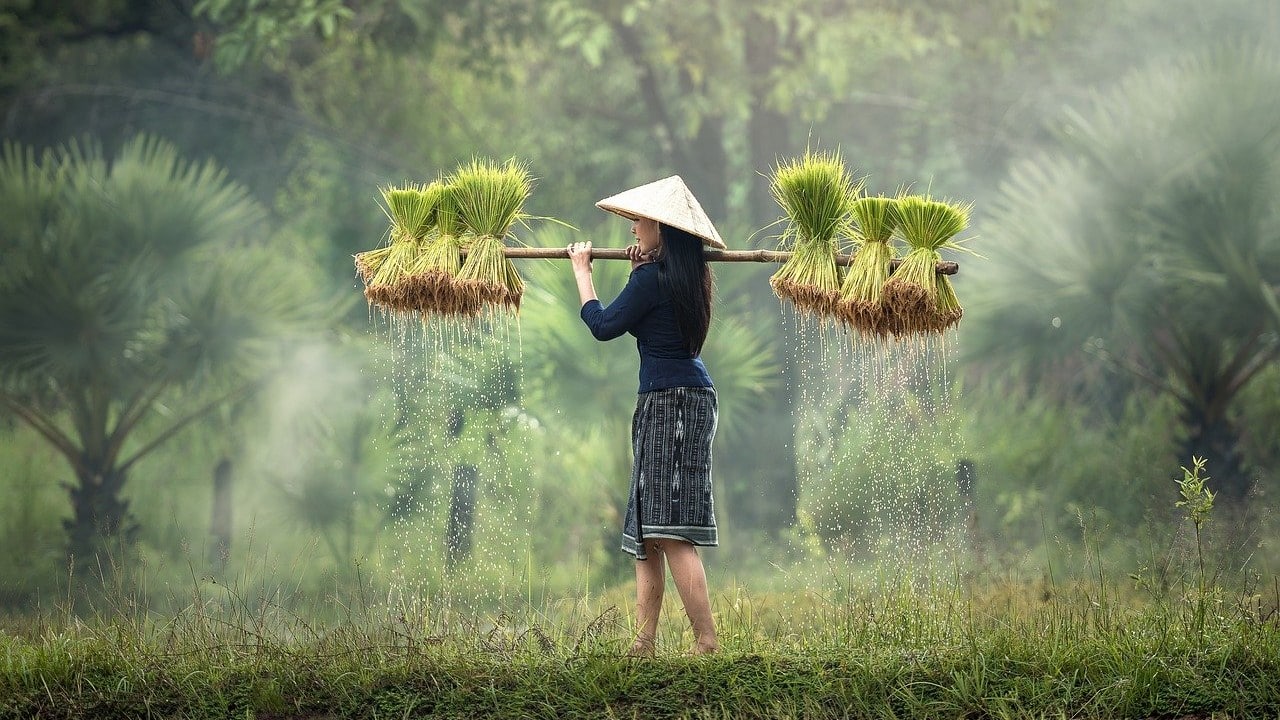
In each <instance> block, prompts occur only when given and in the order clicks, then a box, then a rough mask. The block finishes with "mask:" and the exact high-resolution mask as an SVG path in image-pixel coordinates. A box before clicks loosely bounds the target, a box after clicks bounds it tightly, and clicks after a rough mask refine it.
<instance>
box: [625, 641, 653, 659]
mask: <svg viewBox="0 0 1280 720" xmlns="http://www.w3.org/2000/svg"><path fill="white" fill-rule="evenodd" d="M655 654H657V649H656V648H655V646H654V642H653V638H646V637H638V638H636V641H635V642H633V643H631V649H630V650H628V651H627V657H634V658H651V657H653V656H654V655H655Z"/></svg>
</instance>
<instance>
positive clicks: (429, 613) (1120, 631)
mask: <svg viewBox="0 0 1280 720" xmlns="http://www.w3.org/2000/svg"><path fill="white" fill-rule="evenodd" d="M1185 590H1186V592H1184V593H1181V594H1177V593H1174V594H1171V595H1170V596H1169V597H1167V598H1164V599H1153V598H1151V597H1147V596H1140V595H1139V594H1138V593H1135V592H1127V593H1117V592H1116V589H1115V588H1113V587H1111V586H1110V584H1109V583H1108V582H1106V581H1105V580H1101V579H1095V580H1094V581H1092V583H1072V584H1069V585H1067V586H1052V585H1050V586H1045V585H1044V584H1043V583H1037V584H1031V583H1012V582H1006V581H999V580H973V579H970V580H963V579H960V578H951V579H949V580H948V581H945V582H936V583H927V584H926V586H925V587H919V586H918V585H917V586H916V587H912V586H911V585H910V584H908V583H906V582H897V583H880V584H879V586H878V587H874V588H868V589H865V590H853V589H848V590H846V592H844V593H842V594H841V596H840V597H839V599H836V598H834V597H833V596H831V595H826V596H819V595H817V594H813V593H804V592H799V593H772V594H763V595H760V596H752V595H751V594H749V593H748V592H747V591H745V590H744V589H742V588H731V589H729V590H728V591H727V592H726V593H722V594H718V595H717V596H716V597H715V598H714V604H715V610H716V614H717V617H718V622H719V626H720V630H721V633H722V642H723V652H722V653H720V654H719V655H716V656H711V657H704V658H693V657H686V656H684V655H683V651H684V650H685V649H686V648H688V647H689V646H690V645H691V638H690V637H689V636H688V635H687V634H686V631H685V629H684V628H685V626H686V625H687V623H686V622H685V621H684V618H683V617H682V616H681V614H680V608H679V605H678V603H676V601H675V600H674V599H673V598H672V597H671V595H673V593H672V594H669V596H668V602H667V606H666V608H665V609H664V621H663V628H662V633H661V636H660V638H659V642H660V652H659V656H658V657H657V658H655V659H648V660H645V659H632V658H627V657H624V655H623V651H624V650H625V648H626V647H627V646H628V644H629V641H630V639H631V636H630V630H629V623H630V616H629V611H628V609H627V607H628V603H629V595H628V593H629V588H627V587H625V586H623V587H619V588H616V589H615V590H612V591H610V592H608V593H606V594H605V595H603V596H601V597H597V598H594V599H586V598H576V599H565V600H563V601H560V602H557V603H555V604H552V605H546V606H543V607H539V608H533V607H528V606H526V607H525V608H524V609H520V610H514V611H508V612H506V613H492V612H482V611H477V612H474V613H470V614H468V613H465V612H452V611H450V612H446V611H444V610H436V611H433V610H430V609H424V608H415V607H410V606H408V605H406V604H405V603H403V602H400V603H395V604H394V606H393V607H388V606H387V604H386V603H382V604H376V603H371V602H369V600H368V599H367V598H363V597H355V598H351V599H350V601H342V602H340V601H339V600H337V599H334V598H330V599H329V602H330V603H331V607H332V609H334V610H335V611H336V613H337V615H332V614H331V616H330V619H329V620H327V621H323V622H322V621H315V620H308V619H306V618H304V617H302V616H301V615H298V614H295V613H294V612H292V611H288V610H285V609H284V608H283V607H281V605H280V604H277V603H275V602H272V601H270V600H254V601H249V600H247V599H241V598H240V596H239V595H238V594H237V593H236V592H233V591H228V592H227V593H225V594H224V595H223V596H222V599H221V600H219V601H216V602H215V601H211V600H203V601H199V602H193V603H192V604H190V605H189V606H188V607H186V608H184V609H182V610H180V611H179V612H176V613H172V614H169V615H167V616H160V615H159V614H157V613H148V612H144V611H142V610H141V609H139V608H138V607H137V606H135V605H131V604H130V603H129V602H118V603H115V604H113V605H109V606H105V607H106V609H104V610H101V611H96V612H94V613H92V614H91V615H90V618H91V619H78V617H77V616H73V615H71V614H69V613H61V614H59V613H53V612H50V613H45V614H42V615H37V616H28V617H23V618H10V619H8V620H6V621H0V628H3V629H0V717H3V718H108V717H120V718H138V717H161V718H337V717H344V718H345V717H354V718H405V717H446V718H478V717H493V718H526V717H530V718H601V717H603V718H610V717H616V718H791V717H795V718H846V717H895V718H985V717H997V718H1003V717H1010V718H1013V717H1019V718H1037V717H1049V718H1058V717H1070V718H1187V717H1193V718H1209V717H1222V718H1275V717H1280V621H1278V619H1277V616H1276V612H1275V609H1274V606H1275V604H1276V599H1273V598H1271V597H1270V595H1271V594H1272V593H1273V592H1280V589H1275V588H1264V589H1262V591H1260V592H1244V593H1234V594H1229V593H1227V592H1226V591H1225V590H1223V589H1220V588H1217V587H1216V586H1215V587H1212V588H1206V589H1205V591H1203V592H1202V591H1201V589H1200V588H1186V589H1185ZM1122 595H1123V596H1124V597H1121V596H1122ZM80 617H83V616H80Z"/></svg>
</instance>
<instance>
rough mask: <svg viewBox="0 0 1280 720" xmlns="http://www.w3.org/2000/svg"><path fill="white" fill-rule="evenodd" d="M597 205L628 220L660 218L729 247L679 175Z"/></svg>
mask: <svg viewBox="0 0 1280 720" xmlns="http://www.w3.org/2000/svg"><path fill="white" fill-rule="evenodd" d="M596 207H598V208H600V209H601V210H608V211H609V212H611V213H617V214H619V215H621V216H622V217H624V218H626V219H628V220H635V219H636V218H649V219H650V220H657V221H658V222H660V223H665V224H667V225H670V226H672V227H676V228H680V229H681V230H684V231H685V232H688V233H692V234H694V235H697V236H698V237H700V238H702V242H703V244H705V245H709V246H711V247H713V248H719V249H721V250H724V249H725V245H724V241H723V240H721V239H720V233H718V232H716V226H715V225H712V224H711V218H709V217H707V213H706V212H704V211H703V209H702V206H701V205H699V204H698V198H696V197H694V196H693V193H692V192H691V191H690V190H689V186H688V185H685V184H684V180H681V179H680V176H679V175H672V176H671V177H669V178H663V179H662V180H658V181H655V182H651V183H649V184H648V185H641V186H640V187H634V188H631V189H630V190H624V191H623V192H620V193H618V194H617V195H613V196H611V197H607V198H605V199H603V200H601V201H600V202H598V203H596Z"/></svg>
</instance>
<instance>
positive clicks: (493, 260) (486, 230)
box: [451, 160, 533, 313]
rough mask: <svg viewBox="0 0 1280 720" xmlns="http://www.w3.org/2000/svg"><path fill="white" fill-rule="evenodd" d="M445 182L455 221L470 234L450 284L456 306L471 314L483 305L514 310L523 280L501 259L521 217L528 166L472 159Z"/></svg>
mask: <svg viewBox="0 0 1280 720" xmlns="http://www.w3.org/2000/svg"><path fill="white" fill-rule="evenodd" d="M451 184H452V185H453V189H454V199H455V201H456V202H457V207H458V214H459V217H460V218H461V220H462V223H463V225H465V226H466V228H467V230H468V231H469V232H470V234H471V239H470V242H469V243H468V248H467V259H466V260H465V261H464V262H463V263H462V267H461V268H460V269H459V271H458V276H457V282H456V284H455V292H456V293H457V295H458V302H459V305H460V306H461V307H463V308H466V309H468V310H470V309H471V308H476V312H478V311H479V310H478V309H479V308H481V307H484V306H489V307H491V308H495V309H506V310H508V311H510V312H513V313H514V312H519V310H520V298H521V297H522V296H523V295H524V280H522V279H521V277H520V273H519V272H517V271H516V268H515V265H513V264H512V262H511V261H510V260H509V259H507V256H506V254H505V253H504V248H505V247H506V246H505V243H504V240H505V238H506V237H507V234H508V233H509V232H510V230H511V227H512V226H513V225H514V224H515V223H517V222H519V221H521V220H523V219H524V218H525V217H526V215H525V214H524V202H525V200H527V199H528V198H529V192H530V188H531V187H532V185H533V178H532V177H531V176H530V175H529V170H528V168H527V167H526V166H525V165H524V164H523V163H521V162H518V161H516V160H508V161H507V162H505V163H503V164H501V165H499V164H496V163H493V162H489V161H484V160H473V161H472V162H470V163H469V164H467V165H465V166H463V167H461V168H459V169H458V170H457V172H455V173H454V175H453V177H452V182H451Z"/></svg>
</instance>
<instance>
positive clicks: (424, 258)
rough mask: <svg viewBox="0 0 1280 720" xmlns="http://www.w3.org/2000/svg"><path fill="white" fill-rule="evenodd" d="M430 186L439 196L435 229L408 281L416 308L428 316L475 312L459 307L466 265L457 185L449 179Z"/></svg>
mask: <svg viewBox="0 0 1280 720" xmlns="http://www.w3.org/2000/svg"><path fill="white" fill-rule="evenodd" d="M427 187H428V192H432V193H434V194H435V195H436V202H435V210H434V212H433V213H432V224H431V231H430V232H429V233H428V235H427V237H426V240H425V241H424V242H423V245H422V251H421V252H420V253H419V254H418V255H417V257H415V258H414V261H413V263H412V264H411V265H410V267H409V269H408V271H407V277H406V278H405V283H406V285H407V286H408V288H409V292H410V294H411V295H412V297H413V298H414V306H415V308H416V309H417V311H418V312H420V313H421V314H422V315H423V316H424V317H426V316H430V315H444V316H449V315H459V314H462V315H466V314H474V312H466V311H464V309H463V308H460V307H459V303H458V298H459V294H458V292H457V290H456V288H455V284H456V283H457V278H458V271H459V270H460V269H461V268H462V236H463V227H462V221H461V219H460V218H459V216H458V207H457V201H456V199H455V191H454V188H453V186H452V185H450V184H448V183H447V182H445V181H436V182H433V183H431V184H430V185H428V186H427ZM475 310H476V311H478V310H479V308H478V307H477V308H476V309H475Z"/></svg>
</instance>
